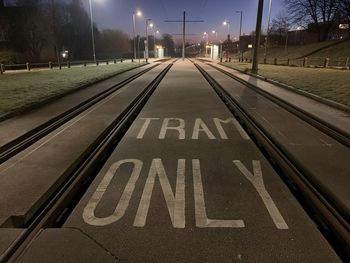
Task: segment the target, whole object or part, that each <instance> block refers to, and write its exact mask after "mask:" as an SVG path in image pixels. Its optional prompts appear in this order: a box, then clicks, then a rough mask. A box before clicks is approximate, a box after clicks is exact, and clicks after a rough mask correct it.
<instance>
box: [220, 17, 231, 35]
mask: <svg viewBox="0 0 350 263" xmlns="http://www.w3.org/2000/svg"><path fill="white" fill-rule="evenodd" d="M222 24H223V25H224V26H227V32H228V35H230V25H231V22H230V21H227V20H226V21H224V22H223V23H222Z"/></svg>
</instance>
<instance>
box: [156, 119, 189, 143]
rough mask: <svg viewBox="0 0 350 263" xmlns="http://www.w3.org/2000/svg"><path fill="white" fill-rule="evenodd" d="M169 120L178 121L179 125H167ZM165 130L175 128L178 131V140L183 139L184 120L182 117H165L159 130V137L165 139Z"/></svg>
mask: <svg viewBox="0 0 350 263" xmlns="http://www.w3.org/2000/svg"><path fill="white" fill-rule="evenodd" d="M170 121H177V122H179V125H178V126H175V127H169V122H170ZM167 130H176V131H178V132H179V140H184V139H185V121H184V120H183V119H179V118H165V119H164V121H163V125H162V128H161V130H160V134H159V139H165V135H166V132H167Z"/></svg>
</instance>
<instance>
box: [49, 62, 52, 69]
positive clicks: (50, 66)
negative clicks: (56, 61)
mask: <svg viewBox="0 0 350 263" xmlns="http://www.w3.org/2000/svg"><path fill="white" fill-rule="evenodd" d="M49 69H52V62H51V61H49Z"/></svg>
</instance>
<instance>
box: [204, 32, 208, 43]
mask: <svg viewBox="0 0 350 263" xmlns="http://www.w3.org/2000/svg"><path fill="white" fill-rule="evenodd" d="M203 36H204V37H206V39H207V45H208V42H209V36H208V34H207V32H204V33H203Z"/></svg>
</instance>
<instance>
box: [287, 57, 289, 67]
mask: <svg viewBox="0 0 350 263" xmlns="http://www.w3.org/2000/svg"><path fill="white" fill-rule="evenodd" d="M289 65H290V59H289V58H288V59H287V66H289Z"/></svg>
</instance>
